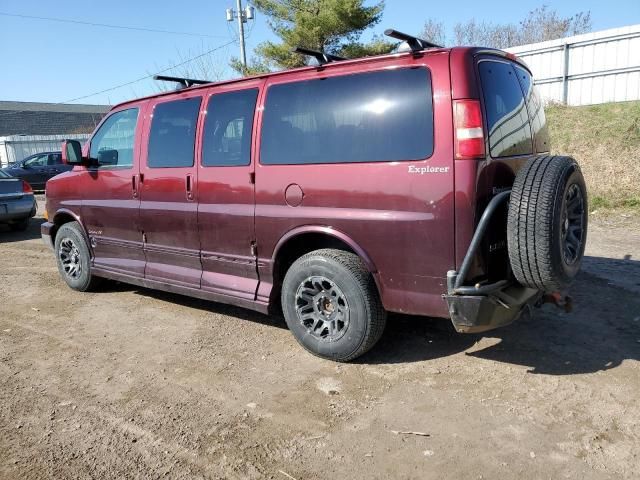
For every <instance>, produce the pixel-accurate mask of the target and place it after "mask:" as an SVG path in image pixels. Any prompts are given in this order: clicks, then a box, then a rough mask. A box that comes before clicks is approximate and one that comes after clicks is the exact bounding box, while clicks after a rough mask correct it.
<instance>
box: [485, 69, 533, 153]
mask: <svg viewBox="0 0 640 480" xmlns="http://www.w3.org/2000/svg"><path fill="white" fill-rule="evenodd" d="M478 68H479V70H480V81H481V82H482V95H483V97H484V108H485V113H486V117H487V124H488V127H489V147H490V149H491V156H492V157H494V158H496V157H506V156H511V155H524V154H527V153H531V152H532V145H531V127H530V125H529V115H528V114H527V107H526V105H525V101H524V97H523V95H522V90H521V89H520V83H519V82H518V79H517V78H516V72H515V70H514V69H513V67H512V66H511V64H509V63H504V62H488V61H482V62H480V64H479V65H478Z"/></svg>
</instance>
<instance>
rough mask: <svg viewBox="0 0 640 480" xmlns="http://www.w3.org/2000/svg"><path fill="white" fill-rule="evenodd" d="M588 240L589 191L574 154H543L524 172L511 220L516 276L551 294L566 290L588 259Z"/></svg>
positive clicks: (514, 190) (518, 182)
mask: <svg viewBox="0 0 640 480" xmlns="http://www.w3.org/2000/svg"><path fill="white" fill-rule="evenodd" d="M586 239H587V189H586V186H585V182H584V178H583V176H582V172H581V171H580V167H579V166H578V163H577V162H576V161H575V160H574V159H573V158H571V157H563V156H550V155H548V156H540V157H534V158H532V159H531V160H529V161H528V162H527V163H526V165H525V166H524V167H523V168H522V169H521V170H520V171H519V172H518V175H517V176H516V179H515V182H514V184H513V187H512V190H511V198H510V202H509V214H508V219H507V244H508V250H509V260H510V263H511V268H512V270H513V274H514V276H515V278H516V280H517V281H518V282H519V283H520V284H522V285H524V286H526V287H530V288H536V289H538V290H543V291H546V292H551V291H556V290H561V289H563V288H566V287H567V286H568V285H569V284H570V283H571V281H572V280H573V278H574V277H575V276H576V274H577V273H578V271H579V269H580V264H581V263H582V257H583V255H584V247H585V243H586Z"/></svg>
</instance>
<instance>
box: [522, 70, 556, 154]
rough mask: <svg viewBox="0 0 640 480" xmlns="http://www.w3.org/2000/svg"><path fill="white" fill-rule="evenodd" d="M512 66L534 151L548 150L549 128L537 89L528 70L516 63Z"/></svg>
mask: <svg viewBox="0 0 640 480" xmlns="http://www.w3.org/2000/svg"><path fill="white" fill-rule="evenodd" d="M514 68H515V69H516V73H517V74H518V80H520V85H521V86H522V91H523V92H524V96H525V100H526V102H527V109H528V110H529V118H530V119H531V129H532V130H533V141H534V144H535V147H536V152H548V151H549V148H550V142H549V130H548V129H547V119H546V118H545V115H544V106H543V104H542V100H541V99H540V95H539V94H538V89H537V88H536V87H535V85H534V84H533V79H532V78H531V74H530V73H529V72H527V71H526V70H525V69H524V68H522V67H519V66H517V65H515V66H514Z"/></svg>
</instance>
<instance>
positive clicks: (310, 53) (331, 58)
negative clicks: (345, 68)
mask: <svg viewBox="0 0 640 480" xmlns="http://www.w3.org/2000/svg"><path fill="white" fill-rule="evenodd" d="M291 51H292V52H293V53H299V54H300V55H306V56H307V57H313V58H315V59H316V60H317V61H318V63H319V64H320V65H325V64H327V63H331V62H339V61H341V60H346V58H343V57H339V56H337V55H331V54H330V53H324V52H319V51H318V50H311V49H310V48H304V47H296V48H294V49H293V50H291Z"/></svg>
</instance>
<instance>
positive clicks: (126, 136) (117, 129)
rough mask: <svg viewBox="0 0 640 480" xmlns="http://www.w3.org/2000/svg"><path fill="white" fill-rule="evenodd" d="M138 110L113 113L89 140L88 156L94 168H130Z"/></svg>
mask: <svg viewBox="0 0 640 480" xmlns="http://www.w3.org/2000/svg"><path fill="white" fill-rule="evenodd" d="M137 122H138V109H137V108H129V109H127V110H121V111H119V112H115V113H113V114H111V115H110V116H109V118H107V119H106V120H105V121H104V122H103V123H102V125H101V126H100V128H99V129H98V131H97V132H96V134H95V135H94V136H93V138H92V139H91V149H90V150H89V156H90V157H91V159H92V161H93V166H94V167H99V168H106V167H131V166H132V165H133V142H134V138H135V134H136V124H137Z"/></svg>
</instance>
